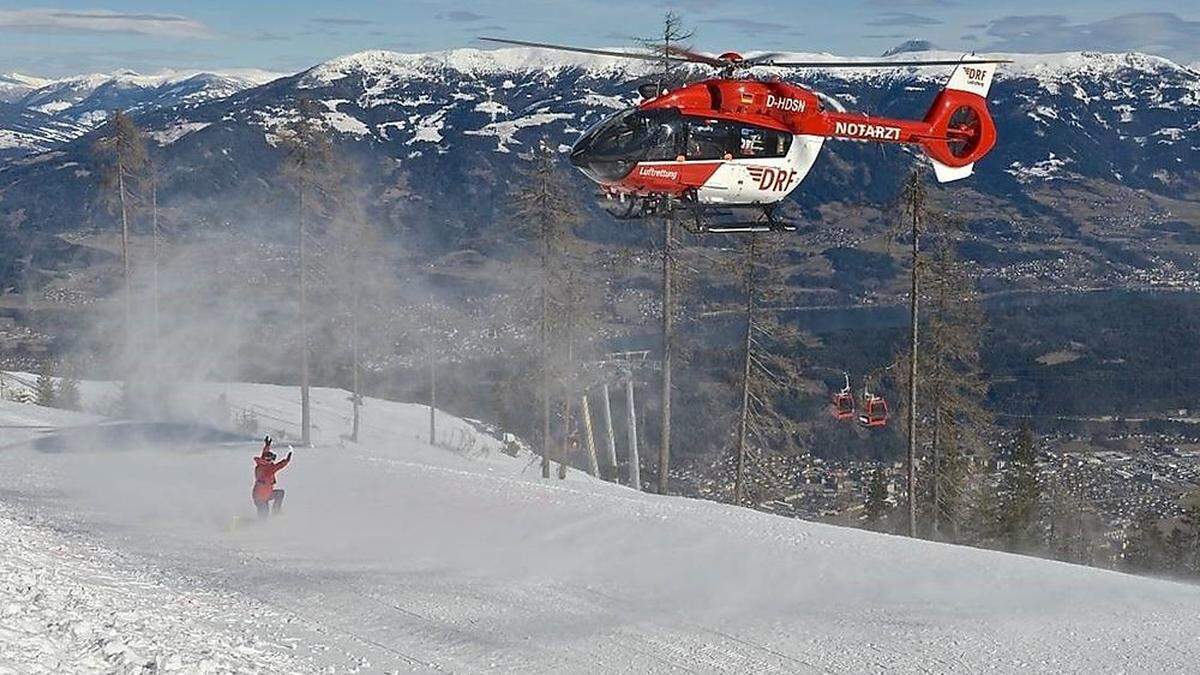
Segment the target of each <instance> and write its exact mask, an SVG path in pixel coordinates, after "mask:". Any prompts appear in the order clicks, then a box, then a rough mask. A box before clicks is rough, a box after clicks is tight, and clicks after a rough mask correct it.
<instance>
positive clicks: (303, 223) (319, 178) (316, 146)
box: [278, 99, 336, 445]
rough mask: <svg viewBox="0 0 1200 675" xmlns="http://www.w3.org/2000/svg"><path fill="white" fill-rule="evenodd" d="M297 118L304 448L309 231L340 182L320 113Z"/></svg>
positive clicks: (309, 111)
mask: <svg viewBox="0 0 1200 675" xmlns="http://www.w3.org/2000/svg"><path fill="white" fill-rule="evenodd" d="M297 108H298V110H297V113H298V114H297V116H296V117H295V118H293V119H292V120H290V121H289V122H288V123H287V124H286V125H285V126H284V127H283V128H282V129H280V131H279V133H278V136H279V139H280V145H281V146H282V147H283V149H284V152H285V160H284V164H283V173H284V175H285V176H286V178H287V179H288V180H290V182H291V183H292V187H293V189H294V190H295V195H296V251H297V264H296V267H297V270H296V273H297V278H296V285H297V291H298V309H297V318H298V319H299V324H300V443H301V444H302V445H311V444H312V414H311V406H310V399H309V377H310V372H309V368H310V364H309V361H310V356H311V355H310V345H309V320H310V319H309V315H308V294H309V287H308V264H309V260H308V245H309V244H308V225H307V220H309V219H310V218H316V217H321V215H322V214H321V212H320V211H319V207H320V206H321V204H322V202H324V201H325V200H326V199H328V198H329V197H330V194H331V186H332V185H333V183H334V182H335V181H336V178H335V177H336V172H335V170H334V154H333V144H332V141H331V139H330V137H329V133H328V131H327V130H326V128H325V126H324V125H323V124H322V121H321V115H320V107H319V105H318V104H316V103H314V102H313V101H310V100H307V99H302V100H301V101H300V102H299V104H298V106H297Z"/></svg>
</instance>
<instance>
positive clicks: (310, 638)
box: [0, 384, 1200, 673]
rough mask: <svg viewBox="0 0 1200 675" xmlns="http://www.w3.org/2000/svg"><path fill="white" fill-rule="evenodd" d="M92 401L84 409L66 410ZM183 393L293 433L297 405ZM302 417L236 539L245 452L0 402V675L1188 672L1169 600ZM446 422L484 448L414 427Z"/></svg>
mask: <svg viewBox="0 0 1200 675" xmlns="http://www.w3.org/2000/svg"><path fill="white" fill-rule="evenodd" d="M105 387H108V388H109V390H111V385H101V384H95V385H93V384H85V387H84V395H85V404H87V400H86V399H87V398H89V397H92V398H96V397H99V396H100V395H102V394H103V391H104V390H105ZM198 392H199V393H198V394H197V397H196V398H197V400H198V401H205V400H209V399H214V398H216V397H218V396H219V395H220V393H221V392H224V393H225V394H226V396H225V401H226V403H227V404H228V405H230V406H233V407H249V406H257V407H258V408H259V409H261V410H263V411H267V410H270V411H274V412H273V413H272V415H273V416H275V417H278V418H279V419H280V420H282V422H279V423H280V424H283V423H285V422H287V421H294V420H295V419H296V418H297V417H298V410H297V405H296V399H297V395H296V392H295V390H294V389H287V388H276V387H270V386H266V385H216V384H212V385H203V387H201V388H199V389H198ZM314 403H315V417H316V421H317V424H318V427H320V434H319V436H318V441H319V443H318V445H317V447H314V448H311V449H310V448H297V449H296V454H295V459H294V462H293V464H292V466H290V467H288V468H287V469H285V470H284V471H283V472H282V473H281V474H280V486H281V487H283V488H285V489H286V490H287V498H286V501H285V506H284V511H285V513H284V515H283V516H281V517H280V518H278V519H276V520H273V521H271V522H269V523H266V524H262V525H258V524H252V525H249V526H246V527H242V528H238V529H233V530H231V529H230V527H229V525H230V524H231V523H232V519H233V517H234V516H235V515H243V516H248V515H249V514H250V513H251V512H252V509H251V505H250V503H249V490H250V483H251V461H250V457H251V456H252V455H253V454H254V453H255V452H256V451H257V444H256V443H255V442H254V441H253V440H251V439H248V438H242V437H239V436H238V435H236V434H233V433H231V432H230V430H229V429H210V428H208V427H207V426H205V425H202V424H156V425H148V424H141V423H136V422H127V421H124V422H123V421H115V420H102V421H99V423H98V421H97V419H96V418H95V417H91V416H81V415H78V414H73V413H63V412H59V411H48V410H39V409H37V408H34V407H30V406H27V405H19V404H14V403H3V404H0V507H2V508H0V538H3V546H0V589H4V590H5V593H4V596H3V598H0V672H4V668H5V667H7V668H9V669H11V670H15V671H16V672H25V671H26V670H36V668H35V665H36V664H37V663H39V659H40V658H41V655H44V654H51V655H54V657H55V658H60V659H61V665H60V666H59V667H54V666H46V667H44V668H42V670H43V671H44V672H64V671H65V672H71V671H92V670H95V669H103V668H105V667H110V666H111V667H112V669H113V670H122V669H127V668H128V667H129V666H130V664H132V663H134V662H135V661H136V660H137V659H142V660H145V661H150V660H157V662H158V663H159V664H162V667H163V669H168V670H169V669H170V668H172V667H174V668H177V669H180V670H187V669H188V668H189V667H191V666H189V665H187V664H203V665H202V666H199V667H201V668H208V669H210V670H216V671H221V670H233V671H241V670H252V669H258V670H260V671H262V672H286V671H289V670H291V671H300V672H306V671H313V670H317V669H320V668H324V667H332V668H333V669H335V670H337V671H353V670H359V671H363V672H378V671H386V670H401V671H422V672H424V671H443V672H545V673H562V672H628V673H643V672H700V673H711V672H725V673H750V672H754V673H762V672H778V673H805V672H839V673H840V672H853V673H859V672H1005V673H1008V672H1087V673H1097V672H1188V671H1192V670H1194V668H1195V664H1196V663H1197V662H1200V660H1198V658H1200V632H1198V631H1197V630H1196V626H1197V625H1200V624H1198V620H1200V588H1197V587H1194V586H1188V585H1182V584H1175V583H1169V582H1164V581H1156V580H1150V579H1141V578H1135V577H1131V576H1126V575H1121V574H1115V573H1111V572H1104V571H1100V570H1094V569H1088V568H1082V567H1076V566H1071V565H1065V564H1059V563H1054V562H1049V561H1043V560H1037V559H1032V558H1024V557H1020V556H1012V555H1005V554H998V553H993V552H987V551H980V550H974V549H968V548H961V547H953V546H944V545H938V544H932V543H927V542H921V541H913V540H908V539H904V538H899V537H890V536H883V535H878V534H873V533H869V532H863V531H858V530H850V529H843V528H837V527H831V526H824V525H818V524H813V523H807V522H803V521H797V520H790V519H784V518H779V517H775V516H770V515H766V514H761V513H756V512H753V511H748V510H744V509H735V508H731V507H728V506H725V505H721V504H715V503H710V502H703V501H695V500H687V499H681V498H670V497H658V496H654V495H647V494H638V493H636V492H634V491H632V490H629V489H627V488H623V487H619V486H614V485H610V484H607V483H602V482H599V481H593V480H587V479H580V480H573V481H566V482H562V481H558V480H550V481H543V480H541V479H540V478H539V477H538V471H537V467H536V465H530V462H529V459H530V458H529V457H528V456H527V455H523V456H521V457H518V458H512V457H509V456H507V455H503V454H500V453H498V452H493V451H485V450H482V449H480V450H478V451H474V450H473V451H472V452H464V451H461V450H460V449H457V448H455V447H453V445H452V444H449V443H447V444H445V445H446V446H450V447H433V446H430V445H428V444H426V443H425V442H424V440H422V438H421V437H422V436H423V435H424V433H425V430H426V429H427V424H428V418H427V409H426V408H424V407H423V406H416V405H404V404H395V403H387V402H383V401H378V400H373V399H368V400H367V402H366V405H365V407H364V408H363V421H364V440H365V441H366V442H364V443H362V444H354V443H349V442H345V441H342V440H340V439H339V438H338V436H339V435H341V434H342V433H344V432H345V431H347V430H348V425H347V423H346V421H345V418H346V415H347V414H348V412H349V404H348V402H347V401H346V393H345V392H339V391H336V390H314ZM456 425H462V428H464V429H466V430H470V431H471V432H472V433H475V434H476V437H477V438H478V439H479V440H477V441H476V444H477V446H476V447H478V448H483V447H484V446H489V444H490V447H492V448H495V447H498V443H497V442H496V441H495V440H494V439H488V438H486V436H485V435H483V434H480V433H479V432H475V431H474V427H473V426H472V425H471V424H469V423H466V422H462V421H458V420H455V419H454V418H452V417H450V416H449V415H445V416H440V417H439V428H445V429H447V430H450V429H453V428H455V426H456ZM448 433H452V432H448ZM463 433H467V431H464V432H463ZM463 443H464V444H466V443H467V442H465V441H464V442H463ZM281 449H282V448H281ZM55 551H61V552H62V553H61V554H59V553H55ZM29 580H32V585H30V581H29ZM21 588H36V589H47V590H33V591H26V592H25V593H24V594H22V593H21V592H19V589H21ZM9 589H18V590H17V591H12V590H9ZM64 589H75V590H73V591H70V592H68V590H64ZM55 593H56V594H55ZM189 603H194V604H195V609H193V608H192V604H189ZM159 611H161V617H162V618H161V620H160V621H158V622H155V621H153V620H152V617H154V616H156V612H159ZM14 617H15V618H14ZM180 617H187V618H190V619H193V620H190V621H183V620H181V619H180ZM80 626H84V628H79V627H80ZM171 635H174V636H175V637H174V639H170V638H169V636H171ZM101 645H110V646H109V647H107V648H106V647H103V646H101ZM106 649H107V650H108V652H112V654H109V655H106V651H105V650H106ZM206 650H207V651H206ZM126 654H132V655H133V656H130V657H128V658H126V656H125V655H126ZM134 657H136V659H135V658H134ZM23 659H24V660H23ZM89 659H90V660H89ZM105 659H107V660H105ZM172 659H173V660H172ZM205 659H207V660H205ZM221 659H224V660H221ZM113 664H116V665H113Z"/></svg>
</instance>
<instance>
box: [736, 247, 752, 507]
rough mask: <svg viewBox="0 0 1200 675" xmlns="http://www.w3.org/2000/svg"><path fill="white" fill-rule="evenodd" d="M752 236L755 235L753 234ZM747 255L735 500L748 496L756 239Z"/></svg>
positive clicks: (740, 501) (742, 499) (737, 501)
mask: <svg viewBox="0 0 1200 675" xmlns="http://www.w3.org/2000/svg"><path fill="white" fill-rule="evenodd" d="M751 236H752V237H753V236H754V235H751ZM746 257H747V258H748V260H747V262H746V272H745V274H746V280H745V292H746V334H745V336H744V339H743V344H742V349H743V350H744V351H743V359H742V407H741V410H740V411H739V413H738V436H737V473H736V475H735V477H734V480H733V502H734V503H735V504H741V503H743V501H744V500H745V498H746V432H747V427H748V426H749V423H750V359H751V353H752V351H753V347H754V294H755V288H754V241H753V240H751V241H750V243H749V244H748V245H747V250H746Z"/></svg>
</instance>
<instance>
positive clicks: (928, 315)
mask: <svg viewBox="0 0 1200 675" xmlns="http://www.w3.org/2000/svg"><path fill="white" fill-rule="evenodd" d="M920 276H921V283H920V286H921V288H923V289H925V290H924V292H923V294H922V302H923V303H924V306H925V318H924V319H923V320H922V322H921V324H922V325H921V330H920V332H921V334H922V335H924V336H925V339H924V341H923V343H922V347H921V364H922V367H921V373H922V376H921V379H920V381H919V386H918V389H917V391H918V399H919V400H920V401H921V402H922V406H921V414H920V415H918V430H917V435H916V437H917V445H918V447H919V448H923V449H928V457H927V459H926V461H925V462H924V464H923V467H924V469H925V471H924V472H923V475H922V476H920V478H919V480H918V494H920V495H921V500H920V508H919V509H918V513H919V514H920V515H921V521H922V522H923V523H924V524H926V525H927V526H928V527H927V528H926V527H922V528H921V529H922V530H926V529H927V530H928V532H929V534H930V535H931V536H933V537H935V538H944V539H950V540H954V541H957V540H959V538H960V530H961V525H962V523H963V522H964V521H965V520H966V519H967V514H966V511H967V510H968V508H969V503H968V502H967V500H966V499H965V493H966V491H967V483H968V482H969V481H970V480H972V476H971V474H972V467H973V461H972V460H973V459H974V457H973V455H974V449H975V448H976V447H979V446H981V445H982V443H981V441H980V439H979V432H980V430H981V429H983V428H985V427H986V426H987V425H988V424H989V423H990V420H991V416H990V415H989V413H988V412H987V410H986V409H985V408H984V407H983V400H984V398H985V396H986V385H985V384H984V382H983V379H982V377H981V375H980V372H981V365H980V344H981V342H982V335H981V333H982V329H983V324H984V315H983V311H982V310H981V309H980V307H979V305H978V303H977V302H976V301H975V295H976V293H975V287H974V283H973V282H972V280H971V279H970V276H969V275H968V274H967V272H966V269H965V266H964V265H963V264H962V263H961V262H960V261H959V260H958V259H957V258H956V257H955V255H954V252H953V249H952V248H951V246H950V242H949V241H947V240H945V239H940V240H938V241H937V243H936V244H935V246H934V247H933V248H932V251H931V253H929V254H928V255H927V256H926V259H925V260H923V261H922V264H921V266H920ZM908 359H909V352H908V351H907V350H906V351H905V352H903V353H902V354H901V355H900V356H899V357H898V358H897V363H898V364H899V366H900V367H899V368H898V369H897V370H898V372H899V376H898V378H897V380H898V384H899V388H900V390H901V391H907V390H908V386H909V384H908V375H909V373H910V370H911V369H910V367H909V363H908ZM907 422H908V421H907V417H906V418H905V426H906V427H907ZM944 525H948V526H949V527H948V528H947V527H944Z"/></svg>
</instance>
